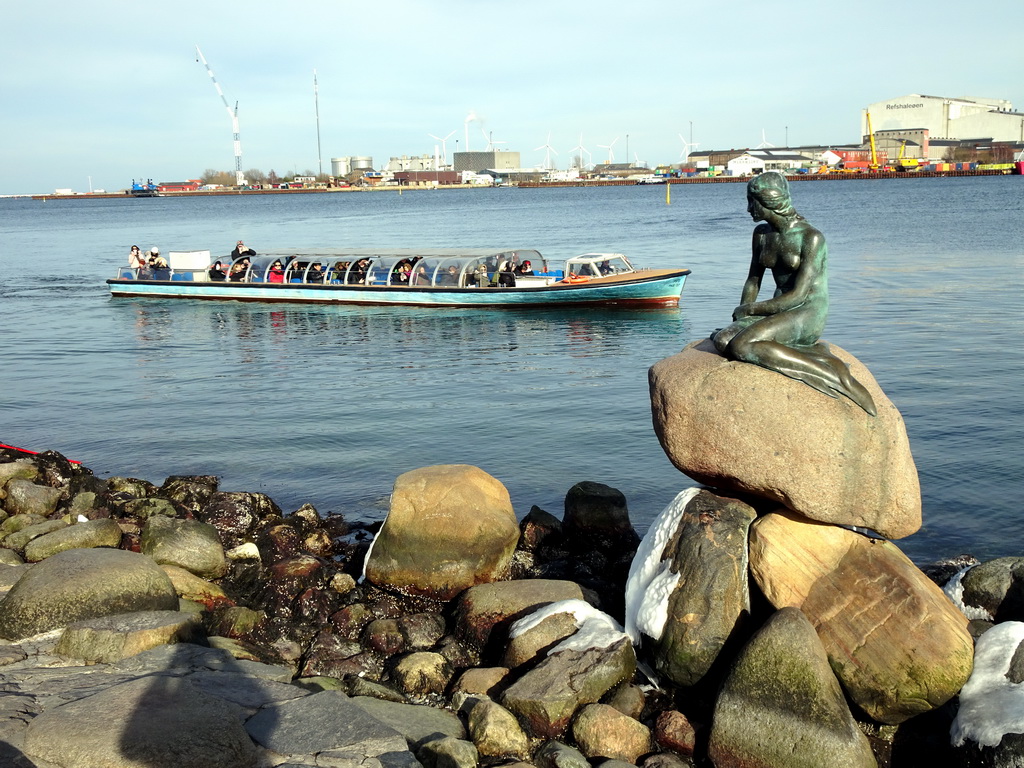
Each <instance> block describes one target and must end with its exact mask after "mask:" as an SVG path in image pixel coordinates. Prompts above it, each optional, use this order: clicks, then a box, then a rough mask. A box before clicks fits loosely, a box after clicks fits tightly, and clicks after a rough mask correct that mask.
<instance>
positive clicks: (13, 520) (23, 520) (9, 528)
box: [0, 514, 46, 546]
mask: <svg viewBox="0 0 1024 768" xmlns="http://www.w3.org/2000/svg"><path fill="white" fill-rule="evenodd" d="M45 522H46V518H45V517H44V516H43V515H31V514H17V515H11V516H10V517H8V518H7V519H6V520H4V521H3V522H2V523H0V539H4V541H5V542H6V538H5V537H6V536H8V535H9V534H12V533H14V532H15V531H20V530H21V529H22V528H27V527H28V526H30V525H35V524H36V523H45ZM4 546H7V544H6V543H5V544H4Z"/></svg>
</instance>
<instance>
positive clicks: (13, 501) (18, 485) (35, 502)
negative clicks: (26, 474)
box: [4, 477, 62, 517]
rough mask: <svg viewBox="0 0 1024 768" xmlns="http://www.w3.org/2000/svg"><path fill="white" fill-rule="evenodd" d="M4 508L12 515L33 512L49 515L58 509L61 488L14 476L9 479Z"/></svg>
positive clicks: (33, 513)
mask: <svg viewBox="0 0 1024 768" xmlns="http://www.w3.org/2000/svg"><path fill="white" fill-rule="evenodd" d="M6 490H7V499H6V500H5V501H4V509H6V510H7V512H8V513H9V514H11V515H19V514H32V515H42V516H43V517H48V516H50V515H52V514H53V513H54V512H56V511H57V503H58V502H59V501H60V497H61V494H62V492H61V489H60V488H50V487H49V486H46V485H36V484H35V483H33V482H32V481H30V480H25V479H23V478H21V477H13V478H11V479H10V480H8V481H7V486H6Z"/></svg>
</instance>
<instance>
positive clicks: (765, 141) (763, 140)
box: [754, 128, 775, 149]
mask: <svg viewBox="0 0 1024 768" xmlns="http://www.w3.org/2000/svg"><path fill="white" fill-rule="evenodd" d="M774 147H775V145H774V144H769V143H768V139H766V138H765V137H764V128H762V129H761V143H760V144H758V145H757V146H756V147H754V149H770V148H774Z"/></svg>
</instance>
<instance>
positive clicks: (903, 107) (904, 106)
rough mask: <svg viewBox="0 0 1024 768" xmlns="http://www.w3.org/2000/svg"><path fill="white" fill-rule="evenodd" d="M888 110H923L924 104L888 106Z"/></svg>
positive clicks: (920, 102) (921, 102) (886, 106)
mask: <svg viewBox="0 0 1024 768" xmlns="http://www.w3.org/2000/svg"><path fill="white" fill-rule="evenodd" d="M885 108H886V109H923V108H924V102H923V101H919V102H918V103H917V104H886V105H885Z"/></svg>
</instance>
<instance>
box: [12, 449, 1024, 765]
mask: <svg viewBox="0 0 1024 768" xmlns="http://www.w3.org/2000/svg"><path fill="white" fill-rule="evenodd" d="M737 496H739V494H737ZM833 506H835V505H833ZM830 509H831V508H830ZM829 514H832V512H831V511H829ZM906 517H907V515H906V513H905V512H904V511H903V510H902V509H901V510H897V511H896V513H895V514H894V515H892V516H890V518H889V519H890V520H895V521H896V522H895V523H893V524H894V525H896V526H899V525H904V523H903V522H902V521H904V520H906ZM872 519H877V516H876V518H872ZM376 527H377V526H372V527H370V528H366V527H360V526H355V525H349V524H347V523H346V521H345V520H343V519H342V518H341V517H338V516H321V515H320V514H319V513H318V512H317V511H316V509H314V508H313V507H312V506H310V505H305V506H303V507H301V508H300V509H297V510H295V511H291V512H284V511H282V510H281V509H280V508H279V507H278V506H277V505H276V504H275V503H274V502H273V500H272V499H270V498H269V497H267V496H265V495H263V494H259V493H226V492H222V491H220V490H219V489H218V482H217V479H216V478H215V477H211V476H190V477H169V478H167V479H166V480H165V481H164V482H163V483H162V484H161V485H159V486H157V485H154V484H152V483H150V482H148V481H146V480H141V479H135V478H123V477H112V478H109V479H106V480H103V479H100V478H97V477H96V476H94V475H93V474H92V472H91V471H90V470H89V469H87V468H85V467H81V466H79V465H75V464H71V463H69V462H68V461H67V460H66V459H65V458H64V457H63V456H61V455H60V454H57V453H54V452H46V453H43V454H38V455H32V456H27V455H25V454H23V453H21V452H17V451H12V450H7V449H0V594H2V595H3V597H2V598H0V638H2V640H0V691H2V692H3V694H4V695H3V697H2V698H0V764H3V765H37V766H62V767H67V768H70V767H71V766H76V767H78V766H92V765H96V766H139V765H145V766H175V767H176V768H180V767H181V766H211V765H216V766H273V765H321V766H346V767H349V766H353V767H354V766H366V767H367V768H373V767H374V766H385V767H386V768H392V767H393V768H401V767H403V766H410V767H412V766H417V765H423V766H426V768H435V767H437V768H440V767H442V766H443V767H444V768H473V767H475V766H478V765H506V764H525V763H529V764H532V765H536V766H540V767H541V768H554V766H559V768H565V767H566V766H574V767H575V766H578V767H579V768H586V767H587V766H595V767H596V766H607V768H620V767H621V766H624V765H637V766H644V768H676V767H677V766H686V765H696V766H708V765H714V766H717V767H718V768H724V766H755V765H757V766H774V765H778V766H795V765H804V764H807V765H815V766H820V765H876V764H877V765H892V766H895V767H896V768H899V766H915V765H944V766H970V765H990V764H992V765H1009V764H1012V761H1013V760H1015V759H1016V760H1019V759H1020V757H1019V755H1020V754H1021V753H1024V737H1019V736H1015V735H1014V734H1012V733H1011V734H1009V735H1006V736H1002V735H1001V734H1000V738H998V739H995V738H994V737H993V735H992V732H991V729H990V730H989V731H984V729H982V730H978V729H977V728H974V729H973V730H972V726H971V724H970V723H968V722H963V723H955V722H954V718H955V717H956V716H957V709H958V703H959V698H958V696H957V694H958V692H959V690H960V687H961V686H962V685H963V682H964V680H965V679H966V676H967V674H969V672H970V659H971V651H972V649H971V648H970V645H971V643H970V635H965V634H964V633H966V631H967V629H968V628H969V629H970V633H971V635H974V636H978V635H981V634H982V632H983V631H984V630H986V629H988V628H989V627H991V626H992V625H993V624H994V623H999V624H1000V626H1001V627H1011V626H1012V625H1013V624H1014V623H1015V622H1017V621H1020V620H1022V619H1024V600H1022V599H1021V598H1020V595H1021V594H1022V593H1024V590H1022V586H1024V581H1022V580H1024V559H1020V560H1018V559H1016V558H1014V559H1003V560H997V561H993V562H990V563H985V564H976V561H973V560H972V559H970V558H961V559H960V560H959V561H950V562H948V563H941V564H936V565H935V566H932V567H929V568H927V569H925V572H922V571H920V570H919V569H917V568H916V567H915V566H913V564H911V563H910V562H909V561H908V560H906V558H905V557H902V555H901V554H900V553H899V551H898V549H896V547H895V546H894V545H892V544H891V543H890V542H887V541H882V540H879V539H875V538H868V537H865V536H862V535H861V534H859V533H855V532H853V531H851V530H848V529H846V528H840V527H836V526H834V525H828V524H825V523H816V522H814V521H809V520H807V519H806V518H803V517H799V516H795V515H793V514H790V513H787V512H786V511H785V510H780V509H778V508H774V507H773V508H766V507H765V506H764V505H763V504H760V503H758V502H757V501H755V500H752V499H751V498H749V497H745V496H744V497H743V498H729V497H723V496H720V495H716V494H715V493H711V492H710V491H708V490H698V489H692V490H690V491H686V492H684V493H682V494H680V497H679V498H678V499H677V500H676V502H674V503H673V504H672V505H670V506H669V508H668V509H666V510H665V512H664V513H662V516H661V517H660V518H659V520H658V521H657V523H656V524H655V525H654V526H652V530H651V531H650V532H649V533H648V535H647V537H645V538H644V540H643V542H641V540H640V537H639V536H638V535H637V534H636V532H635V531H634V529H633V527H632V525H631V523H630V521H629V513H628V509H627V504H626V499H625V498H624V497H623V495H622V494H621V493H620V492H618V491H616V490H615V489H612V488H609V487H607V486H605V485H602V484H599V483H593V482H582V483H579V484H578V485H576V486H574V487H573V488H571V489H570V490H569V491H568V493H567V495H566V501H565V508H564V510H563V513H562V516H561V518H560V519H559V518H557V517H556V516H554V515H552V514H550V513H548V512H546V511H544V510H541V509H539V508H537V507H534V508H532V509H531V510H530V511H529V512H528V513H527V514H526V515H525V516H524V517H523V518H522V520H521V521H517V517H516V515H515V514H514V511H513V507H512V503H511V500H510V498H509V495H508V492H507V491H506V490H505V488H504V487H503V486H502V484H501V483H500V482H498V481H497V480H496V479H495V478H493V477H491V476H489V475H487V474H486V473H485V472H483V471H481V470H479V469H477V468H475V467H470V466H465V465H452V466H442V467H427V468H424V469H420V470H416V471H414V472H409V473H406V474H405V475H402V476H401V477H399V478H398V479H397V480H396V483H395V488H394V492H393V494H392V500H391V508H390V511H389V514H388V517H387V519H386V521H385V522H384V523H383V525H382V526H381V527H380V530H379V531H376V530H373V529H374V528H376ZM374 534H376V536H375V535H374ZM371 543H372V547H371ZM965 565H973V566H974V567H972V568H970V570H967V571H966V572H963V571H962V567H963V566H965ZM748 571H749V572H750V573H751V578H749V579H748V578H747V573H748ZM925 573H927V575H928V577H931V579H933V580H934V583H933V581H932V580H930V579H929V578H928V577H926V576H925ZM879 574H882V575H881V576H879ZM951 577H953V579H952V584H951V585H949V586H948V591H949V592H950V593H951V594H952V595H953V596H954V597H955V598H956V599H957V600H958V601H959V605H961V606H963V610H966V611H967V612H969V613H970V614H971V615H972V621H971V622H970V623H968V619H967V618H966V617H965V616H964V615H963V614H962V613H960V611H959V610H957V609H955V608H953V606H954V603H953V602H952V601H951V600H950V599H948V598H946V597H945V596H944V595H943V594H942V593H941V592H940V591H939V587H938V586H936V584H945V583H946V582H947V581H949V580H950V578H951ZM865 605H867V606H868V608H867V609H865ZM893 617H901V618H903V619H905V620H904V621H902V623H894V622H893V621H892V619H893ZM865 627H871V628H873V630H874V632H873V634H878V635H880V637H879V638H872V639H871V640H870V642H869V641H867V640H866V639H865V633H866V632H869V630H868V629H865ZM965 636H966V637H968V641H967V647H964V644H963V637H965ZM1013 637H1014V638H1016V637H1017V636H1016V635H1013ZM858 643H859V645H858ZM1016 643H1019V639H1018V640H1016V642H1011V647H1010V655H1011V656H1014V658H1015V659H1016V655H1020V654H1014V650H1015V649H1016V647H1017V645H1016ZM844 649H845V655H844ZM1008 663H1009V662H1008ZM1020 666H1021V663H1020V662H1019V661H1016V660H1014V662H1013V664H1010V667H1011V668H1010V669H1009V671H1008V672H1007V673H1006V675H1005V679H1006V681H1007V685H1008V686H1010V687H1012V686H1013V685H1015V684H1018V683H1020V681H1021V680H1022V679H1024V674H1022V673H1021V672H1020V671H1019V667H1020ZM973 682H974V679H973V678H972V683H973ZM969 687H970V686H969ZM966 694H967V691H966V689H965V696H966ZM985 696H986V693H985V689H984V688H983V687H982V689H981V691H980V694H975V695H974V698H973V699H972V700H971V706H975V707H980V708H981V709H982V710H984V707H983V702H984V699H985ZM1003 701H1006V699H1003ZM979 702H980V703H979ZM1016 706H1018V707H1021V709H1022V711H1024V705H1020V704H1018V705H1016ZM982 719H984V717H983V716H982ZM972 722H976V721H972ZM951 726H953V727H955V729H956V730H955V734H956V735H957V736H958V737H959V744H958V746H953V744H952V741H953V740H956V739H953V740H951V737H950V729H951ZM1010 730H1012V727H1011V728H1010ZM1020 730H1024V728H1021V729H1020ZM993 742H995V743H993ZM807 755H811V756H813V760H810V759H806V757H805V756H807Z"/></svg>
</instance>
